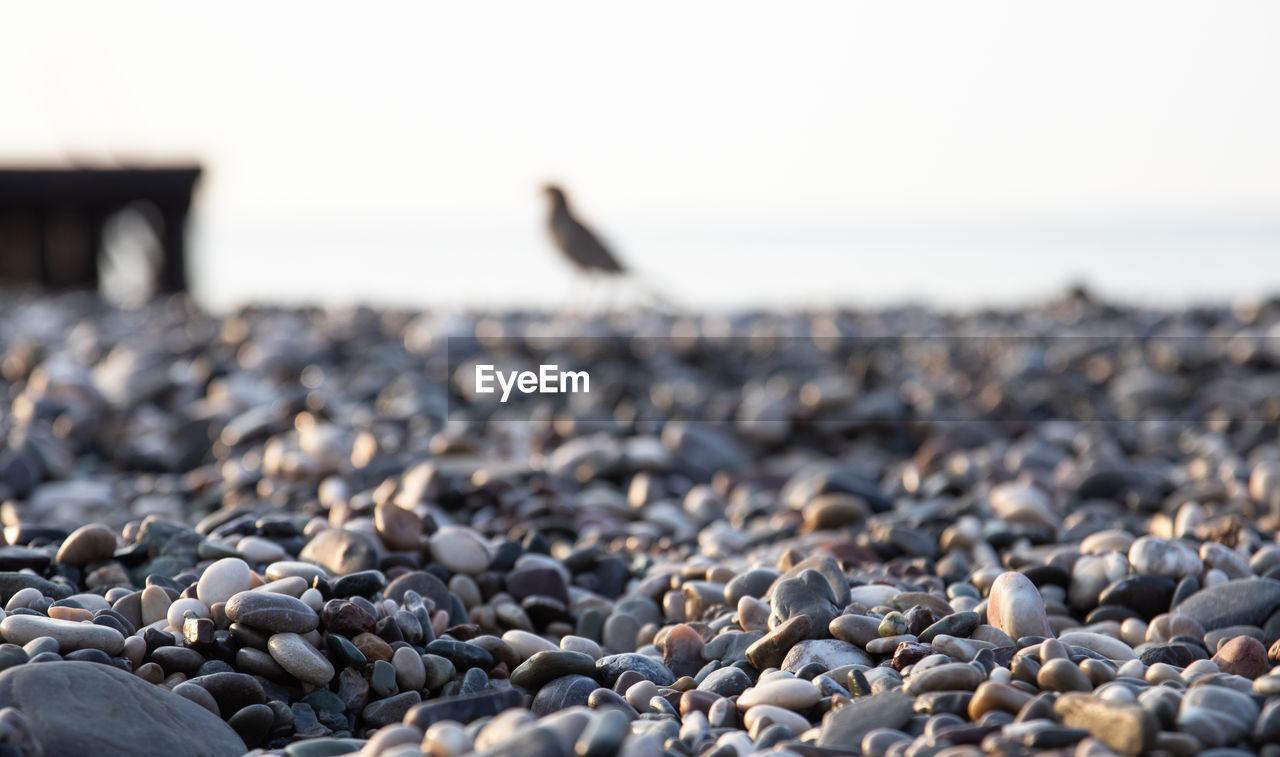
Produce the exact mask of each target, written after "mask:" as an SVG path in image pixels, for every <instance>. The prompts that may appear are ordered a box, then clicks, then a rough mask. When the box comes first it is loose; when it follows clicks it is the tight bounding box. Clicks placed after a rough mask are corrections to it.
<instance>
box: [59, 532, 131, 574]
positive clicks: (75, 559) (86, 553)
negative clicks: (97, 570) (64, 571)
mask: <svg viewBox="0 0 1280 757" xmlns="http://www.w3.org/2000/svg"><path fill="white" fill-rule="evenodd" d="M115 551H116V535H115V532H114V531H112V530H111V529H110V528H107V527H106V526H104V525H102V524H101V523H90V524H89V525H87V526H81V527H80V528H77V529H76V530H74V531H72V532H71V533H70V535H68V536H67V538H66V539H64V540H63V542H62V546H61V547H59V548H58V555H57V557H55V558H54V559H55V560H57V561H58V562H59V563H62V564H63V565H77V566H78V565H84V564H86V563H91V562H98V561H99V560H106V559H108V558H110V557H111V556H112V555H113V554H115Z"/></svg>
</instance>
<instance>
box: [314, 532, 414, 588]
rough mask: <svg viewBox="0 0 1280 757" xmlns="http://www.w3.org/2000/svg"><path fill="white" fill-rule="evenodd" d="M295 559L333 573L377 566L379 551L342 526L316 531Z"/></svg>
mask: <svg viewBox="0 0 1280 757" xmlns="http://www.w3.org/2000/svg"><path fill="white" fill-rule="evenodd" d="M298 558H299V559H301V560H305V561H307V562H310V563H315V564H316V565H319V566H320V567H322V568H324V569H325V570H326V571H328V572H329V573H330V574H332V575H335V576H345V575H347V574H348V573H359V572H360V571H362V570H373V569H375V568H377V567H378V554H377V551H376V550H375V549H374V548H373V544H371V543H370V542H369V538H368V537H367V536H365V535H364V534H362V533H359V532H356V531H350V530H347V529H344V528H330V529H328V530H326V531H321V532H320V533H318V534H316V535H315V536H314V537H312V539H311V541H309V542H307V546H305V547H303V548H302V551H301V552H299V553H298ZM437 580H438V579H437Z"/></svg>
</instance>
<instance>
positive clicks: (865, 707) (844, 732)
mask: <svg viewBox="0 0 1280 757" xmlns="http://www.w3.org/2000/svg"><path fill="white" fill-rule="evenodd" d="M912 704H913V702H912V700H911V697H909V696H907V695H906V694H903V693H902V692H901V691H883V692H880V693H878V694H871V695H869V696H862V697H856V698H854V699H852V700H850V701H849V702H848V703H847V704H846V705H844V706H843V707H841V708H840V709H838V710H832V711H831V712H829V713H827V715H826V716H825V717H823V719H822V728H821V731H820V732H819V734H818V741H817V745H818V746H820V747H830V748H833V749H843V750H847V751H856V750H858V749H859V748H860V747H861V744H862V739H863V737H865V736H866V735H867V734H868V733H870V732H871V731H873V730H875V729H877V728H890V729H894V730H899V729H901V728H903V727H904V726H905V725H906V724H907V721H909V720H911V716H912V714H913V712H912Z"/></svg>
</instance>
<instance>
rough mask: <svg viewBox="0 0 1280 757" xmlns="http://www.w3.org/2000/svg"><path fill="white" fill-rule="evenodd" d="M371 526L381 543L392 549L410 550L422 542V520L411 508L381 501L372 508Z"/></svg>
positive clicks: (416, 547) (399, 550) (398, 550)
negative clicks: (407, 508)
mask: <svg viewBox="0 0 1280 757" xmlns="http://www.w3.org/2000/svg"><path fill="white" fill-rule="evenodd" d="M373 527H374V529H375V530H377V532H378V537H379V538H380V539H382V541H383V543H384V544H386V545H387V546H388V547H390V548H391V549H392V550H394V551H397V552H402V551H403V552H407V551H412V550H415V549H418V547H419V546H421V544H422V520H421V519H419V518H418V516H417V515H416V514H415V513H414V512H413V511H412V510H406V509H405V508H403V507H400V506H398V505H395V504H393V503H391V502H382V503H379V504H378V505H377V506H376V507H374V508H373Z"/></svg>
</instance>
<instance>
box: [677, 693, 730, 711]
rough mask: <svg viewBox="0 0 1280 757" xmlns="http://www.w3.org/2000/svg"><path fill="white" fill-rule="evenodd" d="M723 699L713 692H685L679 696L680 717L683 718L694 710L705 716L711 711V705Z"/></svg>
mask: <svg viewBox="0 0 1280 757" xmlns="http://www.w3.org/2000/svg"><path fill="white" fill-rule="evenodd" d="M723 698H724V697H722V696H720V695H719V694H717V693H715V692H714V691H698V690H696V689H695V690H693V691H686V692H685V693H683V694H681V695H680V715H681V716H682V717H683V716H685V715H688V714H689V713H690V712H693V711H694V710H697V711H698V712H701V713H702V714H703V715H706V714H707V713H709V712H710V711H711V705H713V704H715V703H716V701H717V700H719V699H723Z"/></svg>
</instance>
